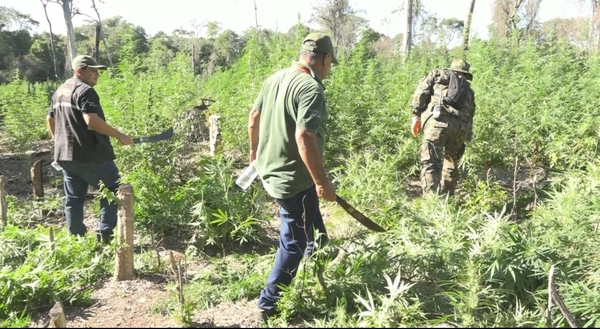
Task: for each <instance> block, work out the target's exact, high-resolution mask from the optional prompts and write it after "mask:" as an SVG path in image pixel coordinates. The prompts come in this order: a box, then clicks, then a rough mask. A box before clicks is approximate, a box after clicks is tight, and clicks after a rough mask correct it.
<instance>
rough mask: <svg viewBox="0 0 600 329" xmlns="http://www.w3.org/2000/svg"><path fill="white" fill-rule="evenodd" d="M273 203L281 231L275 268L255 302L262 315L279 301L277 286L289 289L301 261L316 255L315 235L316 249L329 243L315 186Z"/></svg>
mask: <svg viewBox="0 0 600 329" xmlns="http://www.w3.org/2000/svg"><path fill="white" fill-rule="evenodd" d="M275 201H276V202H277V203H278V204H279V216H280V219H281V227H280V231H279V249H278V250H277V254H276V255H275V264H274V265H273V268H272V269H271V273H270V274H269V277H268V278H267V282H266V287H265V288H264V289H263V290H262V291H261V293H260V297H259V299H258V307H259V308H261V309H263V310H265V311H275V308H276V303H277V301H278V300H280V299H281V296H280V295H279V294H280V292H281V289H280V287H279V285H281V286H289V284H290V283H291V282H292V279H293V278H294V277H295V276H296V273H297V270H298V267H299V266H300V262H301V261H302V257H306V258H309V257H310V255H311V254H312V253H313V252H314V251H315V236H314V234H315V233H317V232H316V231H318V234H319V236H318V237H317V239H316V240H317V242H318V243H317V245H318V247H320V245H321V244H322V243H326V242H327V240H328V238H327V232H326V230H325V224H324V222H323V217H322V215H321V210H320V208H319V197H318V195H317V190H316V189H315V186H314V185H313V186H312V187H311V188H309V189H307V190H305V191H302V192H300V193H298V194H297V195H295V196H293V197H291V198H288V199H275Z"/></svg>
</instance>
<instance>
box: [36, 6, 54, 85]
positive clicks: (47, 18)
mask: <svg viewBox="0 0 600 329" xmlns="http://www.w3.org/2000/svg"><path fill="white" fill-rule="evenodd" d="M40 2H41V3H42V5H43V6H44V15H46V21H47V22H48V28H49V29H50V53H51V54H52V65H53V67H54V79H55V80H58V66H57V63H56V46H55V45H54V33H53V32H52V23H51V22H50V18H49V17H48V9H47V7H46V6H47V5H48V2H44V0H40Z"/></svg>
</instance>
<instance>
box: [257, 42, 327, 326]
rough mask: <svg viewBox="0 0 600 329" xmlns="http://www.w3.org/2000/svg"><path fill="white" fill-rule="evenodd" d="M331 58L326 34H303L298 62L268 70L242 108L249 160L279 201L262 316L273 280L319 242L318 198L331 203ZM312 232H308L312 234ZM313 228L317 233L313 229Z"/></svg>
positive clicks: (288, 276) (272, 308) (276, 285)
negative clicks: (246, 109)
mask: <svg viewBox="0 0 600 329" xmlns="http://www.w3.org/2000/svg"><path fill="white" fill-rule="evenodd" d="M332 64H337V60H336V58H335V56H334V52H333V44H332V42H331V39H330V37H329V36H327V35H325V34H322V33H311V34H309V35H308V36H306V38H305V39H304V41H303V42H302V47H301V50H300V55H299V59H298V61H293V62H292V65H291V66H290V67H288V68H286V69H283V70H280V71H278V72H276V73H275V74H273V75H271V76H270V77H269V78H267V79H266V80H265V82H264V83H263V86H262V89H261V91H260V93H259V95H258V97H257V98H256V101H255V102H254V106H253V107H252V110H251V111H250V117H249V124H248V133H249V137H250V161H251V162H252V161H254V160H256V170H257V173H258V175H259V177H260V178H261V180H262V182H263V186H264V187H265V190H266V191H267V193H269V195H270V196H271V197H273V198H274V199H275V201H276V202H277V203H278V204H279V214H280V217H281V228H280V239H279V250H278V251H277V255H276V260H275V264H274V266H273V268H272V270H271V273H270V275H269V277H268V278H267V282H266V287H265V289H263V290H262V292H261V294H260V298H259V300H258V307H259V308H260V309H261V310H262V312H261V317H262V318H263V319H266V318H268V317H269V316H271V315H273V314H275V313H276V312H277V309H276V303H277V301H278V300H279V299H280V298H281V297H280V296H279V294H280V292H281V288H280V286H288V285H289V284H290V283H291V281H292V279H293V278H294V277H295V276H296V272H297V270H298V267H299V265H300V262H301V260H302V257H307V258H308V257H310V255H311V254H312V253H313V251H314V249H315V242H316V244H317V246H322V245H323V244H324V243H326V242H327V240H328V239H327V232H326V230H325V224H324V223H323V217H322V215H321V210H320V208H319V198H323V199H325V200H327V201H335V199H336V194H335V193H336V192H335V186H334V185H333V183H332V182H331V181H330V180H329V178H327V175H326V172H325V168H324V167H323V149H324V143H325V129H324V128H325V122H326V121H327V119H328V116H329V113H328V112H327V105H326V103H325V95H324V90H325V87H324V86H323V83H322V80H323V79H325V77H326V76H327V74H328V73H329V70H330V68H331V65H332ZM315 231H316V232H315ZM315 234H318V235H315Z"/></svg>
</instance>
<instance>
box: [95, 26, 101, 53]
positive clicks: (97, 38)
mask: <svg viewBox="0 0 600 329" xmlns="http://www.w3.org/2000/svg"><path fill="white" fill-rule="evenodd" d="M95 32H96V33H95V35H94V59H95V60H96V61H98V60H99V57H100V56H99V54H100V23H96V26H95Z"/></svg>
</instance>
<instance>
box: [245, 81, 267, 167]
mask: <svg viewBox="0 0 600 329" xmlns="http://www.w3.org/2000/svg"><path fill="white" fill-rule="evenodd" d="M264 89H265V88H264V86H263V88H262V89H261V91H260V92H259V93H258V96H257V97H256V100H254V105H252V110H250V114H249V116H248V138H249V139H250V162H252V161H254V160H256V151H257V149H258V136H259V131H260V111H261V110H262V105H263V91H264Z"/></svg>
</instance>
